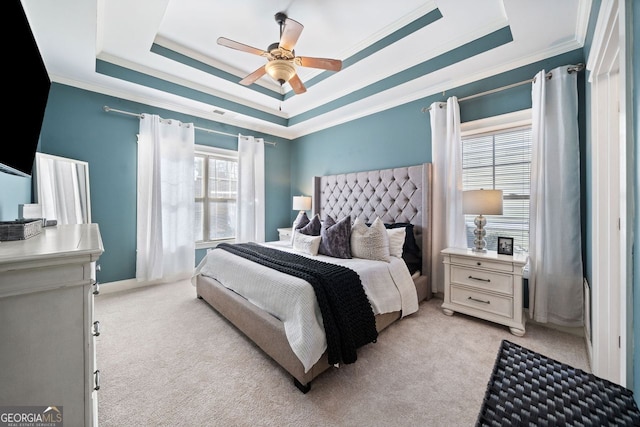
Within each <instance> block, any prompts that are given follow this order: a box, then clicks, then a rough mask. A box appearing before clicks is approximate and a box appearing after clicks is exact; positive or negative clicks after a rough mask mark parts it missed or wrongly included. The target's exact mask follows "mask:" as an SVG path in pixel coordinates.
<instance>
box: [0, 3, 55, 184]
mask: <svg viewBox="0 0 640 427" xmlns="http://www.w3.org/2000/svg"><path fill="white" fill-rule="evenodd" d="M2 5H3V13H4V16H5V20H6V22H11V23H12V24H14V25H12V26H11V30H10V31H11V34H10V40H8V42H7V43H5V49H8V50H9V52H8V55H6V56H5V58H8V59H10V61H11V62H10V64H11V65H10V67H11V68H13V75H12V76H11V77H10V78H9V80H10V81H9V83H10V84H11V85H12V86H13V87H14V88H16V89H17V92H18V95H17V96H15V97H13V98H9V99H10V100H11V101H10V102H9V105H10V108H11V110H12V111H15V112H16V114H15V115H14V116H13V119H12V123H13V124H12V126H15V127H14V130H15V131H16V132H11V133H12V134H13V135H16V136H15V137H14V138H11V139H7V140H6V141H5V142H4V143H3V147H2V149H1V150H0V171H2V172H7V173H10V174H14V175H19V176H26V177H29V176H31V172H32V169H33V161H34V159H35V155H36V150H37V148H38V140H39V139H40V131H41V128H42V120H43V118H44V110H45V108H46V106H47V99H48V97H49V89H50V87H51V80H50V79H49V74H48V73H47V69H46V67H45V65H44V61H43V60H42V56H41V55H40V50H39V49H38V45H37V44H36V40H35V38H34V37H33V33H32V31H31V27H30V25H29V20H28V19H27V15H26V14H25V12H24V9H23V7H22V3H21V2H20V0H9V1H5V2H3V3H2ZM9 72H11V71H9ZM14 93H15V92H14Z"/></svg>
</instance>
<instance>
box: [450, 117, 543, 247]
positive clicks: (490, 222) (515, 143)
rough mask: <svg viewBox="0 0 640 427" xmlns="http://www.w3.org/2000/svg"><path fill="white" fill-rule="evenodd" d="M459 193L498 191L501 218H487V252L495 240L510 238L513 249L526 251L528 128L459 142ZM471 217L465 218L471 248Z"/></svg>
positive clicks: (472, 217) (468, 242)
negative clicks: (465, 191)
mask: <svg viewBox="0 0 640 427" xmlns="http://www.w3.org/2000/svg"><path fill="white" fill-rule="evenodd" d="M462 180H463V190H477V189H489V190H502V192H503V199H504V201H503V215H487V216H486V217H487V227H486V231H487V236H486V240H487V249H490V250H496V247H497V237H498V236H500V237H512V238H513V239H514V250H516V251H525V252H526V251H528V249H529V194H530V188H531V187H530V182H531V127H530V126H527V127H519V128H512V129H508V130H502V131H497V132H491V133H483V134H476V135H470V136H467V137H464V138H463V139H462ZM474 218H475V215H465V223H466V227H467V244H468V246H469V247H473V230H474V229H475V224H474V223H473V220H474Z"/></svg>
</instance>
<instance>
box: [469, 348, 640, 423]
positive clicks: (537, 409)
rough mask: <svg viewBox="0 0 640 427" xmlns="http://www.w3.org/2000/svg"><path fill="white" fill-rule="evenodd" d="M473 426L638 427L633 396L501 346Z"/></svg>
mask: <svg viewBox="0 0 640 427" xmlns="http://www.w3.org/2000/svg"><path fill="white" fill-rule="evenodd" d="M476 426H478V427H479V426H594V427H595V426H598V427H600V426H640V411H638V407H637V405H636V403H635V401H634V399H633V392H631V390H629V389H626V388H624V387H622V386H620V385H618V384H615V383H613V382H611V381H607V380H604V379H602V378H598V377H596V376H595V375H593V374H590V373H587V372H585V371H583V370H581V369H576V368H572V367H571V366H569V365H566V364H564V363H560V362H557V361H555V360H553V359H550V358H548V357H545V356H543V355H541V354H539V353H536V352H533V351H531V350H528V349H526V348H524V347H522V346H519V345H517V344H514V343H512V342H510V341H507V340H503V341H502V344H501V346H500V350H499V352H498V357H497V359H496V363H495V365H494V367H493V372H492V374H491V379H490V380H489V384H488V385H487V390H486V392H485V396H484V400H483V403H482V409H481V410H480V413H479V414H478V420H477V423H476Z"/></svg>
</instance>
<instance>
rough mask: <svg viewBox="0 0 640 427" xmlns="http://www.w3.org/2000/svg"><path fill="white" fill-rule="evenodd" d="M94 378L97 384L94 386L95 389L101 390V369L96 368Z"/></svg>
mask: <svg viewBox="0 0 640 427" xmlns="http://www.w3.org/2000/svg"><path fill="white" fill-rule="evenodd" d="M93 377H94V378H93V380H94V383H95V386H94V387H93V389H94V390H96V391H98V390H100V369H96V371H95V372H94V373H93Z"/></svg>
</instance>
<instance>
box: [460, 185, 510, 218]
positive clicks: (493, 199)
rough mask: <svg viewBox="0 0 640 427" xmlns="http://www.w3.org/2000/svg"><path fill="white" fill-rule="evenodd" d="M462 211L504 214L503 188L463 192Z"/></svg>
mask: <svg viewBox="0 0 640 427" xmlns="http://www.w3.org/2000/svg"><path fill="white" fill-rule="evenodd" d="M462 212H463V213H465V214H472V215H502V190H469V191H465V192H463V193H462Z"/></svg>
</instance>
